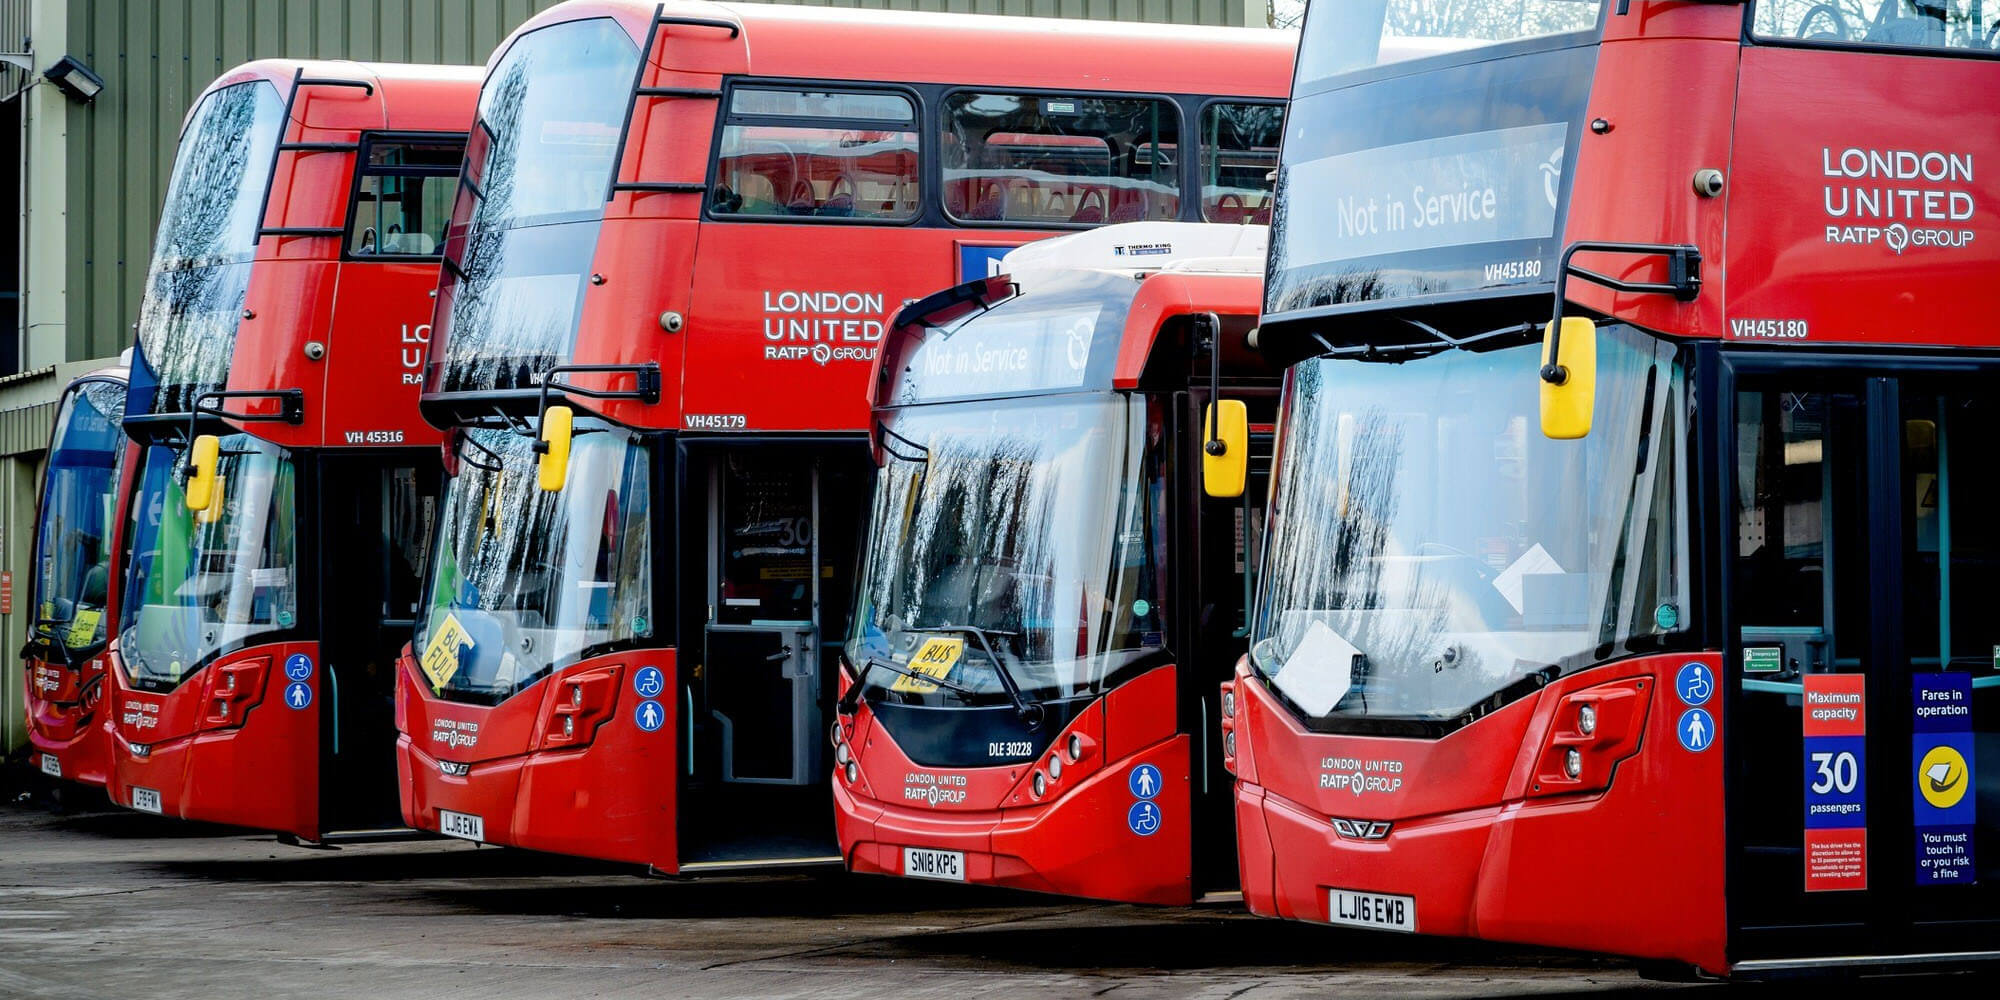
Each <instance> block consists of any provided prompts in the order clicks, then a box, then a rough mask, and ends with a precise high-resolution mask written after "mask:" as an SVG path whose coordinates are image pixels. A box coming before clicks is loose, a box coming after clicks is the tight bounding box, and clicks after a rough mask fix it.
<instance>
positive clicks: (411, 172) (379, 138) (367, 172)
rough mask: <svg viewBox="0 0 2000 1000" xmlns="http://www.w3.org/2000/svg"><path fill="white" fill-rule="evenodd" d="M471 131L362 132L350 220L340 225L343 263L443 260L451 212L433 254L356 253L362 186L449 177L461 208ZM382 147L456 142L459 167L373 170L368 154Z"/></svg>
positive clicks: (350, 188)
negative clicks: (380, 180) (373, 179)
mask: <svg viewBox="0 0 2000 1000" xmlns="http://www.w3.org/2000/svg"><path fill="white" fill-rule="evenodd" d="M470 139H471V133H470V132H469V131H468V132H418V131H373V132H363V133H361V139H360V141H359V142H357V143H356V144H355V147H354V177H353V179H352V182H351V183H350V184H349V185H348V191H347V218H346V219H345V221H343V222H342V223H341V226H340V259H341V261H342V262H343V263H345V262H348V261H356V262H363V263H366V262H389V263H396V262H423V261H439V260H443V259H444V252H445V245H446V244H447V243H449V242H451V218H450V215H451V213H447V215H446V218H445V232H444V237H443V238H442V239H439V240H438V241H437V249H436V250H435V251H433V252H431V253H355V252H354V220H355V218H356V216H358V215H359V214H360V212H361V185H362V182H363V181H365V180H366V179H367V178H369V177H436V178H446V179H449V180H450V181H451V183H452V195H451V208H452V209H453V210H456V208H457V207H458V188H459V181H460V179H461V178H462V176H463V174H464V172H465V150H466V147H467V146H468V145H469V143H470ZM378 143H379V144H382V145H406V144H407V145H415V144H423V145H438V144H441V143H456V144H457V145H458V164H457V165H456V166H454V167H452V168H451V169H449V170H446V169H444V168H441V167H422V166H394V167H380V168H373V169H371V168H370V167H369V166H368V157H369V154H370V153H371V152H372V151H373V149H374V148H375V146H376V145H377V144H378ZM376 245H377V246H380V245H381V237H380V235H379V234H378V235H377V237H376Z"/></svg>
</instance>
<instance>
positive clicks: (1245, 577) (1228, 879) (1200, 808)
mask: <svg viewBox="0 0 2000 1000" xmlns="http://www.w3.org/2000/svg"><path fill="white" fill-rule="evenodd" d="M1224 398H1226V399H1243V400H1245V401H1246V402H1247V403H1248V404H1249V406H1250V409H1251V413H1252V420H1254V421H1257V422H1258V426H1259V431H1258V432H1257V433H1253V434H1252V435H1251V437H1250V473H1249V476H1248V479H1247V481H1246V482H1245V484H1244V488H1243V495H1242V496H1240V497H1211V496H1209V495H1207V493H1206V492H1205V491H1204V490H1203V488H1202V472H1201V469H1202V462H1201V459H1202V443H1203V441H1204V440H1205V439H1206V435H1205V429H1206V428H1205V425H1204V424H1203V423H1202V419H1203V418H1202V415H1203V413H1204V410H1205V401H1206V399H1207V393H1206V392H1205V391H1204V392H1192V393H1187V394H1184V395H1183V396H1182V400H1183V405H1182V406H1181V407H1180V408H1179V413H1180V422H1181V428H1180V434H1179V437H1180V440H1181V441H1182V447H1181V449H1180V461H1179V463H1178V464H1179V466H1180V468H1182V469H1184V470H1186V471H1185V473H1184V474H1183V475H1181V476H1179V477H1177V479H1178V482H1177V483H1175V484H1173V485H1171V486H1169V487H1167V489H1171V490H1176V491H1178V494H1177V496H1176V497H1174V498H1173V499H1171V500H1165V502H1167V503H1171V504H1173V506H1174V507H1175V508H1177V509H1178V511H1180V512H1182V513H1180V514H1178V515H1177V516H1176V517H1175V520H1176V521H1180V522H1182V523H1180V524H1177V525H1176V526H1175V528H1174V537H1175V538H1176V539H1177V543H1178V546H1179V547H1180V548H1181V550H1180V551H1178V552H1176V554H1175V558H1174V565H1175V571H1174V581H1175V582H1174V587H1175V590H1176V591H1177V592H1179V593H1180V594H1182V595H1184V600H1183V602H1182V606H1181V607H1180V608H1179V609H1177V610H1178V611H1179V615H1178V618H1179V621H1180V622H1181V624H1179V625H1178V626H1175V627H1176V629H1177V631H1178V633H1179V636H1180V639H1179V641H1178V642H1177V643H1176V645H1177V646H1178V650H1184V651H1185V652H1182V653H1181V655H1180V670H1181V676H1180V677H1179V678H1178V680H1179V683H1180V692H1181V696H1180V713H1181V719H1180V724H1181V726H1182V727H1183V729H1184V730H1185V731H1187V732H1189V733H1191V734H1192V735H1193V739H1194V747H1193V762H1194V773H1193V774H1192V775H1191V778H1192V780H1193V782H1194V794H1193V796H1192V801H1193V807H1194V810H1193V811H1194V815H1193V816H1192V817H1190V824H1191V828H1192V830H1193V831H1194V859H1193V860H1194V882H1195V891H1196V893H1197V894H1199V893H1201V892H1204V891H1213V890H1218V889H1230V888H1234V887H1235V885H1236V880H1237V867H1236V850H1235V849H1236V824H1235V817H1234V813H1233V812H1232V810H1231V807H1230V797H1231V794H1232V789H1233V782H1234V779H1233V778H1231V776H1230V774H1229V771H1228V770H1227V769H1226V768H1224V767H1223V766H1222V748H1221V747H1220V746H1219V745H1218V744H1217V742H1216V741H1217V739H1218V738H1219V732H1220V731H1219V729H1218V726H1217V722H1218V719H1219V718H1220V715H1221V706H1220V705H1218V704H1217V700H1218V698H1219V697H1220V695H1219V688H1220V687H1221V685H1222V683H1223V682H1224V681H1227V680H1228V679H1229V678H1230V677H1231V676H1232V675H1233V674H1234V672H1235V669H1236V661H1237V659H1238V658H1239V657H1241V656H1242V655H1243V652H1244V651H1245V649H1247V648H1248V647H1247V643H1248V639H1247V636H1248V635H1249V617H1248V616H1249V612H1250V608H1251V605H1252V603H1253V602H1252V601H1251V598H1250V593H1249V588H1250V587H1251V586H1252V585H1254V580H1255V569H1256V565H1257V563H1256V559H1257V552H1258V546H1259V544H1260V542H1261V541H1262V539H1263V528H1264V500H1265V498H1266V497H1268V496H1269V495H1270V478H1271V445H1272V436H1271V432H1270V428H1269V421H1270V420H1271V419H1272V416H1271V412H1272V407H1273V406H1274V405H1275V402H1276V401H1275V399H1273V398H1271V394H1270V393H1268V392H1265V393H1261V394H1260V393H1254V392H1246V391H1244V390H1240V389H1230V390H1225V392H1224ZM1163 499H1164V498H1163Z"/></svg>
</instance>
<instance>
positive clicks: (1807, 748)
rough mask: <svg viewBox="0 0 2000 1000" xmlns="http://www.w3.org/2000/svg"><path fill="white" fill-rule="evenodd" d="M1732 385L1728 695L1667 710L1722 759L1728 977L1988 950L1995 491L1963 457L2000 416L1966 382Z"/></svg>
mask: <svg viewBox="0 0 2000 1000" xmlns="http://www.w3.org/2000/svg"><path fill="white" fill-rule="evenodd" d="M1743 371H1744V373H1743V374H1742V375H1741V376H1740V378H1739V379H1738V380H1737V381H1736V383H1735V385H1734V390H1733V391H1732V392H1730V393H1729V394H1728V397H1727V398H1728V401H1729V402H1731V403H1733V410H1734V416H1733V419H1732V429H1733V440H1734V453H1733V458H1734V462H1733V468H1732V470H1731V475H1728V476H1725V477H1724V480H1725V481H1726V482H1733V485H1731V486H1730V488H1729V495H1727V496H1726V497H1725V498H1724V501H1725V503H1727V504H1728V505H1729V511H1728V514H1727V516H1725V517H1723V518H1721V519H1720V524H1721V525H1722V526H1723V529H1724V530H1725V531H1727V532H1729V533H1730V535H1729V537H1726V538H1725V539H1723V544H1724V550H1725V551H1727V552H1728V553H1729V559H1728V562H1727V572H1728V573H1729V580H1728V588H1727V590H1726V593H1727V594H1728V603H1729V606H1728V608H1727V609H1726V620H1728V621H1729V622H1730V626H1729V628H1730V633H1731V634H1729V635H1728V636H1727V639H1728V645H1727V647H1726V654H1725V660H1724V678H1723V681H1724V684H1723V688H1724V692H1723V697H1720V698H1717V699H1715V700H1714V701H1713V702H1707V699H1706V696H1705V692H1704V691H1703V690H1701V688H1703V687H1704V685H1702V684H1700V683H1698V681H1699V679H1696V688H1697V690H1695V692H1694V694H1693V696H1692V697H1690V696H1689V695H1688V694H1687V693H1685V692H1679V691H1677V692H1676V694H1677V695H1680V700H1679V702H1676V703H1675V705H1674V708H1675V709H1676V711H1678V712H1680V713H1681V719H1682V723H1681V725H1682V727H1683V728H1682V731H1681V733H1680V736H1681V744H1682V748H1685V749H1690V750H1694V749H1697V746H1698V745H1699V744H1700V743H1701V742H1702V741H1703V740H1704V739H1714V738H1716V737H1718V736H1719V737H1720V739H1721V742H1722V744H1723V747H1724V752H1725V753H1726V754H1727V755H1728V757H1727V760H1728V762H1729V793H1728V799H1727V809H1728V820H1729V822H1728V828H1729V829H1730V831H1731V832H1732V837H1733V840H1734V841H1735V843H1734V844H1733V845H1732V855H1731V860H1730V874H1729V879H1728V905H1729V908H1730V920H1731V959H1732V960H1733V961H1736V962H1743V961H1746V960H1747V961H1753V962H1755V961H1785V960H1794V959H1806V958H1821V957H1825V956H1830V955H1883V954H1896V953H1911V952H1950V951H1964V950H1986V948H1987V947H1988V946H1987V945H1982V944H1981V943H1980V942H1979V941H1977V940H1976V939H1975V936H1974V930H1975V925H1974V924H1973V923H1972V921H1973V920H1974V919H1975V918H1977V917H1979V916H1980V915H1984V916H1985V917H1987V918H1989V919H1990V918H1991V917H1992V916H1993V914H1994V902H1995V900H1996V898H2000V897H1996V894H1995V890H1994V884H1995V882H1996V881H2000V858H1995V857H1993V855H1994V854H1995V853H2000V846H1997V845H1995V841H1994V839H1993V832H1994V830H1995V827H1996V823H1995V816H1996V815H2000V781H1996V779H2000V774H1996V773H1994V772H1995V769H2000V758H1996V756H1995V755H1996V754H2000V742H1996V735H1995V734H1996V733H2000V726H1996V710H2000V704H1996V701H2000V673H1996V669H1995V666H1996V654H2000V619H1996V616H1995V615H1994V614H1993V608H1994V606H1995V598H2000V584H1996V583H1995V582H1994V579H1995V578H1994V574H1993V572H1992V569H1993V566H1994V564H1995V562H1996V560H2000V533H1996V532H1995V531H1994V530H1993V528H1992V525H1991V519H1990V517H1988V516H1986V515H1985V513H1984V511H1985V510H1986V509H1987V500H1986V498H1988V497H1990V496H1991V495H1992V493H1993V489H1994V487H1995V486H2000V473H1996V472H1995V470H1993V469H1992V468H1991V467H1990V463H1988V462H1986V461H1985V460H1984V458H1983V456H1981V455H1980V454H1979V453H1978V452H1977V451H1972V452H1971V453H1968V449H1969V447H1970V448H1980V447H1982V445H1979V444H1973V443H1974V442H1984V441H1987V440H1991V439H1992V437H1993V436H1994V435H1995V434H1996V433H2000V407H1996V406H1995V405H1993V402H1992V400H1991V399H1990V397H1982V396H1981V395H1980V393H1979V392H1978V391H1977V390H1976V387H1977V385H1978V382H1977V381H1975V379H1974V377H1970V376H1968V377H1966V378H1963V379H1956V380H1954V379H1917V378H1914V377H1896V375H1895V373H1894V372H1887V371H1885V372H1863V371H1852V370H1849V371H1841V370H1833V369H1814V368H1812V367H1810V366H1807V365H1804V364H1799V363H1796V362H1794V363H1791V364H1789V365H1787V366H1785V367H1783V368H1779V367H1777V366H1775V365H1769V364H1765V363H1757V367H1747V366H1746V367H1745V368H1744V369H1743ZM1991 377H1992V376H1991V375H1985V376H1980V377H1979V378H1983V379H1985V380H1986V383H1987V384H1991ZM1684 680H1685V679H1684ZM1680 702H1686V703H1687V704H1685V705H1683V704H1681V703H1680ZM1704 709H1720V711H1718V712H1715V713H1714V714H1713V715H1709V716H1705V717H1701V718H1700V721H1702V722H1704V723H1705V724H1706V727H1707V728H1708V733H1707V734H1706V736H1702V737H1697V736H1693V735H1691V733H1690V731H1689V730H1688V729H1687V728H1686V727H1687V726H1689V725H1692V724H1693V723H1691V722H1690V721H1689V720H1690V719H1693V718H1696V717H1697V713H1699V712H1701V711H1703V710H1704ZM1691 739H1692V740H1694V741H1695V744H1696V745H1690V742H1689V741H1690V740H1691ZM1982 847H1984V848H1988V849H1986V850H1983V851H1982V850H1981V848H1982Z"/></svg>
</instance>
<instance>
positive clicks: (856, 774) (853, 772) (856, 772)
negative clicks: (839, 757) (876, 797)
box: [840, 760, 861, 785]
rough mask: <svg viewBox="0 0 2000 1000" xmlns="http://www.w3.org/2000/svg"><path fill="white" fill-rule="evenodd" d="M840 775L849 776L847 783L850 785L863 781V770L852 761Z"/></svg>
mask: <svg viewBox="0 0 2000 1000" xmlns="http://www.w3.org/2000/svg"><path fill="white" fill-rule="evenodd" d="M840 773H842V774H844V775H846V776H847V783H848V784H850V785H851V784H854V783H855V782H857V781H860V780H861V769H860V768H859V767H856V766H854V762H853V761H851V760H850V761H848V762H847V766H846V767H844V768H842V769H841V772H840Z"/></svg>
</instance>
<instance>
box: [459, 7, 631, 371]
mask: <svg viewBox="0 0 2000 1000" xmlns="http://www.w3.org/2000/svg"><path fill="white" fill-rule="evenodd" d="M638 58H639V55H638V49H637V47H636V46H634V45H633V44H632V42H631V40H630V39H629V38H627V37H626V36H625V33H624V30H623V29H622V28H619V27H618V26H617V24H615V23H614V22H611V21H609V20H605V19H593V20H589V21H579V22H575V23H572V24H568V25H562V26H558V27H553V28H545V29H542V30H541V31H538V32H534V33H531V34H530V35H528V36H526V37H525V38H523V39H522V40H521V41H519V42H517V43H516V44H515V46H514V48H513V49H511V50H510V51H509V52H508V54H507V56H506V57H505V58H504V59H503V61H502V64H501V66H500V68H499V69H498V70H496V72H495V74H494V75H493V77H491V78H489V79H488V80H487V82H486V85H485V86H484V88H482V90H481V92H480V98H479V104H480V107H479V116H480V121H481V122H482V123H483V126H484V128H485V129H486V130H487V132H488V134H489V136H490V141H489V142H488V143H487V144H486V159H485V162H484V163H483V164H481V165H480V169H479V170H477V171H473V172H472V173H473V175H474V176H477V177H478V179H479V191H480V195H481V196H480V197H479V198H478V199H477V200H476V201H472V202H471V204H472V207H471V217H470V218H468V219H455V220H453V224H454V226H457V227H462V228H463V231H464V233H465V243H464V249H463V251H462V252H461V253H460V255H459V259H458V261H457V264H458V269H459V271H460V274H458V275H456V276H455V277H456V278H457V280H456V282H455V285H454V287H453V288H452V293H451V294H452V300H451V315H450V324H449V327H448V329H447V330H446V331H444V337H443V340H444V366H445V372H444V374H445V388H446V390H447V391H465V390H476V389H482V388H507V387H526V386H532V385H534V384H536V382H535V379H536V373H538V372H542V371H546V370H548V369H549V368H551V367H554V366H555V365H556V364H558V363H559V361H560V359H561V355H562V354H563V353H564V352H565V351H566V349H567V347H568V345H569V343H570V341H571V337H572V335H573V333H574V330H575V322H576V303H577V297H578V291H579V289H581V287H582V283H583V280H584V276H585V272H587V271H588V270H589V269H590V265H591V260H590V256H591V253H592V252H593V250H594V243H595V241H594V238H593V239H592V240H590V241H589V242H588V243H583V244H580V247H581V250H580V255H579V256H578V257H576V258H573V259H571V258H567V257H565V258H564V259H552V258H551V256H550V251H549V250H548V241H549V240H550V239H566V240H567V241H568V242H571V243H575V242H576V234H573V233H572V234H562V235H558V234H539V238H538V234H532V233H526V232H524V230H527V229H529V228H531V227H540V226H550V225H557V224H563V223H575V224H579V225H594V224H596V223H597V222H598V221H600V220H601V219H602V217H603V212H604V190H605V185H607V184H609V183H610V175H611V171H612V170H614V169H615V168H616V164H615V163H614V162H613V154H614V153H615V152H616V151H617V137H618V134H619V132H621V131H623V129H624V127H625V122H624V121H623V120H622V119H621V117H620V116H621V115H622V113H623V111H624V108H625V105H626V98H627V96H628V95H629V93H630V89H631V85H632V74H633V70H634V68H635V67H636V65H637V62H638ZM475 127H477V126H475ZM477 145H478V144H476V143H475V144H474V147H475V148H476V147H477ZM467 200H468V199H462V200H461V204H463V203H464V202H465V201H467Z"/></svg>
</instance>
